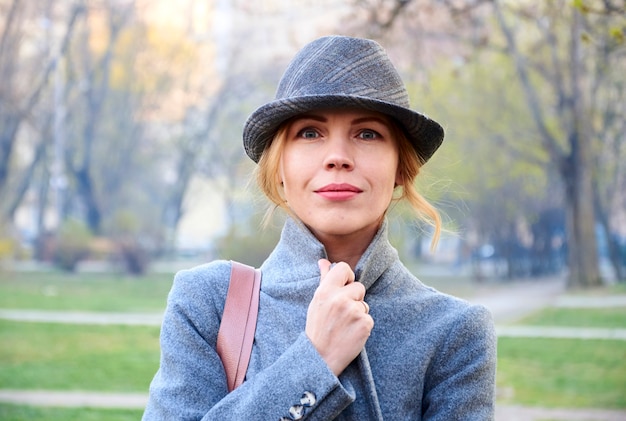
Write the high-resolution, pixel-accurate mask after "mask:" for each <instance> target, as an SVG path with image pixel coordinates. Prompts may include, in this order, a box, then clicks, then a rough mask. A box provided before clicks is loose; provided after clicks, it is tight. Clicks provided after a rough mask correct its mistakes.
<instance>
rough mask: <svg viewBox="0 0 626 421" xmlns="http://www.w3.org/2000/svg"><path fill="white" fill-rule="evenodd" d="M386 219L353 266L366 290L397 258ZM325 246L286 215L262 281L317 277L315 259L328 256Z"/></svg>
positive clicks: (285, 280)
mask: <svg viewBox="0 0 626 421" xmlns="http://www.w3.org/2000/svg"><path fill="white" fill-rule="evenodd" d="M387 229H388V222H387V219H386V218H385V220H384V221H383V224H382V225H381V227H380V229H379V230H378V232H377V233H376V235H375V236H374V238H373V239H372V242H371V243H370V245H369V246H368V247H367V249H366V250H365V253H363V255H362V256H361V258H360V259H359V262H358V263H357V265H356V269H355V277H356V280H357V281H359V282H361V283H363V285H364V286H365V288H366V289H369V288H370V287H371V286H372V285H373V284H374V282H375V281H376V280H377V279H378V278H379V277H380V276H381V275H382V274H383V272H385V270H387V269H388V268H389V267H390V266H391V265H392V264H393V262H394V261H396V260H397V259H398V253H397V251H396V249H395V248H393V246H392V245H391V244H390V243H389V240H388V238H387ZM327 257H328V255H327V253H326V250H325V249H324V245H323V244H322V243H320V241H319V240H318V239H317V238H316V237H315V236H314V235H313V234H312V233H311V232H310V231H309V229H308V228H307V227H306V226H305V225H304V224H303V223H302V222H301V221H299V220H295V219H292V218H288V219H287V221H286V222H285V225H284V227H283V231H282V234H281V237H280V241H279V242H278V245H277V246H276V248H275V249H274V251H273V252H272V254H270V256H269V257H268V259H267V260H266V261H265V263H263V265H262V266H261V270H262V271H263V273H264V277H263V279H264V280H263V282H265V281H266V279H267V280H268V281H270V279H271V281H270V282H294V281H300V280H304V279H310V278H318V277H319V268H318V266H317V261H318V260H319V259H322V258H327Z"/></svg>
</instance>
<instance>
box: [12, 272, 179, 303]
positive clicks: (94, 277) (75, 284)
mask: <svg viewBox="0 0 626 421" xmlns="http://www.w3.org/2000/svg"><path fill="white" fill-rule="evenodd" d="M172 280H173V275H169V274H151V275H147V276H143V277H130V276H125V275H121V274H120V275H117V274H82V273H78V274H68V273H63V272H26V273H17V272H13V273H11V272H0V308H8V309H38V310H84V311H122V312H123V311H162V310H163V309H164V308H165V301H166V299H167V293H168V292H169V290H170V288H171V286H172Z"/></svg>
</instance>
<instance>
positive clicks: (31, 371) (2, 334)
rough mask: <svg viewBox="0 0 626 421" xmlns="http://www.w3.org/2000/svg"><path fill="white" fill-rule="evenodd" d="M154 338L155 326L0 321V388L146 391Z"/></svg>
mask: <svg viewBox="0 0 626 421" xmlns="http://www.w3.org/2000/svg"><path fill="white" fill-rule="evenodd" d="M158 336H159V328H158V327H137V326H132V327H131V326H86V325H64V324H53V323H22V322H13V321H4V320H0V343H2V344H3V346H2V347H0V388H3V389H52V390H54V389H59V390H69V389H77V390H93V391H98V390H102V391H120V392H124V391H129V392H147V390H148V386H149V384H150V380H151V379H152V377H153V376H154V373H155V372H156V370H157V368H158V363H159V339H158ZM6 344H9V346H6ZM0 419H1V418H0Z"/></svg>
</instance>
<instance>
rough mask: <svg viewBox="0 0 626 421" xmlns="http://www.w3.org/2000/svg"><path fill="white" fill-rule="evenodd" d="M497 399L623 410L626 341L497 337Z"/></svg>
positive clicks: (625, 398)
mask: <svg viewBox="0 0 626 421" xmlns="http://www.w3.org/2000/svg"><path fill="white" fill-rule="evenodd" d="M497 384H498V391H499V397H500V399H499V401H500V402H503V403H509V404H513V403H514V404H521V405H529V406H545V407H572V408H583V407H592V408H626V342H624V341H608V340H593V341H589V340H576V339H531V338H499V339H498V381H497Z"/></svg>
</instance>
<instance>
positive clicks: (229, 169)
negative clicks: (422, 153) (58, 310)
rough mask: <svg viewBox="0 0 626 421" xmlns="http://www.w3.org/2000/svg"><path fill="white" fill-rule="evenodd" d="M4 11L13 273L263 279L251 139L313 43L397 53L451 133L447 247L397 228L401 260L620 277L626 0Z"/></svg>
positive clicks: (200, 1) (147, 0) (434, 176)
mask: <svg viewBox="0 0 626 421" xmlns="http://www.w3.org/2000/svg"><path fill="white" fill-rule="evenodd" d="M0 10H1V12H2V23H1V25H2V26H1V27H0V31H1V32H0V36H1V38H0V76H1V78H0V197H2V200H1V202H0V227H1V228H0V258H1V259H2V260H3V261H20V260H22V261H28V260H35V261H38V262H49V263H51V264H54V265H57V266H60V267H63V268H65V269H68V270H74V269H76V268H77V266H78V265H80V264H81V263H83V262H85V261H94V260H95V261H101V262H102V261H104V262H106V261H109V262H110V261H117V262H118V263H120V264H123V265H124V267H125V268H126V269H127V270H128V271H130V272H135V273H142V272H144V271H145V270H147V269H148V267H149V265H150V263H151V262H155V261H163V260H169V261H171V260H177V259H179V258H181V257H194V258H197V260H199V261H206V260H210V259H213V258H216V257H232V258H241V259H243V260H247V261H249V262H250V263H252V264H259V263H260V262H261V261H262V260H263V258H264V257H265V255H266V254H267V253H268V251H269V250H271V247H272V245H273V242H274V240H275V233H272V230H271V229H270V230H269V231H267V232H265V233H264V234H258V231H259V219H260V215H262V213H263V211H264V203H263V199H262V198H261V197H259V195H258V194H257V192H256V188H255V186H254V183H250V182H249V180H250V175H251V172H252V169H253V165H252V163H251V162H250V160H249V159H248V158H247V157H246V156H245V155H244V152H243V149H242V146H241V131H242V126H243V123H244V121H245V119H246V117H247V116H248V115H249V113H250V112H251V111H253V110H254V109H255V108H256V107H258V106H259V105H261V104H263V103H264V102H265V101H268V100H270V99H271V98H272V97H273V93H274V89H275V86H276V84H277V82H278V79H279V77H280V75H281V74H282V71H283V69H284V68H285V66H286V64H287V62H288V61H289V59H290V58H291V57H292V56H293V54H294V53H295V52H296V51H297V50H298V49H299V48H301V47H302V46H303V45H304V44H305V43H307V42H309V41H310V40H312V39H314V38H316V37H318V36H321V35H325V34H335V33H338V34H345V35H354V36H363V37H370V38H373V39H376V40H377V41H379V42H380V43H381V44H383V45H384V46H385V48H386V49H387V50H388V52H389V54H390V55H391V57H392V59H393V61H394V63H395V64H396V65H397V66H398V68H399V69H400V71H401V73H402V75H403V77H404V78H405V80H406V83H407V85H408V87H409V91H410V96H411V100H412V107H413V108H415V109H417V110H419V111H422V112H425V113H426V114H428V115H430V116H431V117H433V118H435V119H436V120H438V121H440V122H442V124H443V125H444V127H445V128H446V131H447V136H446V141H445V142H444V145H443V147H442V148H441V150H440V152H438V154H437V155H436V156H435V158H434V159H433V160H432V162H429V164H428V165H427V166H426V167H425V168H424V172H423V176H422V177H421V185H420V189H421V190H422V191H423V192H424V193H425V194H426V196H427V197H428V198H429V199H430V200H432V201H433V202H434V203H436V205H437V206H438V207H439V208H440V209H441V210H442V211H443V212H444V214H445V215H446V216H447V221H446V222H447V226H448V228H449V231H450V233H449V235H447V236H446V237H445V238H444V240H443V241H442V244H441V248H440V250H439V252H438V253H435V254H431V253H430V252H429V251H428V247H425V246H424V245H426V244H428V241H429V238H428V231H427V229H425V228H424V227H419V226H417V227H415V228H416V229H415V230H406V229H405V230H398V231H397V232H396V233H395V237H396V239H397V246H398V247H399V248H400V249H401V250H402V252H403V253H404V254H405V255H407V256H409V257H415V258H418V259H425V260H430V261H434V262H440V263H448V264H453V265H457V267H466V268H470V269H469V270H472V271H473V274H474V275H475V276H476V277H477V278H481V277H485V276H492V275H493V276H498V277H500V278H503V279H507V278H508V279H512V278H516V277H528V276H544V275H546V274H552V273H561V272H562V271H564V270H567V271H568V275H569V281H570V284H571V285H578V286H580V285H582V286H584V285H599V284H601V283H602V282H603V280H604V281H616V280H623V279H624V278H625V276H626V275H625V273H624V266H625V265H626V168H625V167H626V145H625V143H626V140H625V132H626V130H625V125H626V122H625V119H624V118H623V116H624V112H625V110H624V108H625V106H626V93H625V82H626V80H625V76H624V68H625V60H626V58H625V52H626V46H625V39H624V38H625V35H624V25H625V23H624V22H625V17H624V2H623V1H619V0H613V1H587V2H585V1H550V2H544V1H524V2H493V1H486V0H459V1H451V0H450V1H444V0H440V1H435V0H432V1H427V0H414V1H410V0H409V1H407V0H404V1H401V0H395V1H394V0H387V1H381V0H317V1H299V2H291V1H270V0H266V1H257V2H248V1H237V0H214V1H210V0H182V1H176V2H173V1H167V0H136V1H131V0H110V1H98V0H93V1H52V0H47V1H14V0H2V1H1V2H0ZM392 215H394V214H393V213H392ZM395 216H396V217H397V218H399V219H401V220H402V219H409V220H410V219H411V217H410V216H408V215H405V212H403V211H402V210H399V212H395ZM276 226H280V224H276ZM259 235H261V236H260V237H259ZM266 238H267V240H265V239H266ZM238 251H239V252H241V251H245V253H246V256H241V255H238V254H237V253H238ZM486 261H490V263H489V264H485V262H486ZM472 265H473V266H472Z"/></svg>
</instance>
